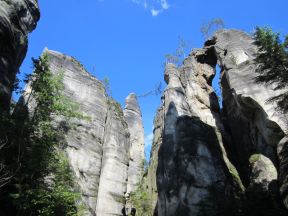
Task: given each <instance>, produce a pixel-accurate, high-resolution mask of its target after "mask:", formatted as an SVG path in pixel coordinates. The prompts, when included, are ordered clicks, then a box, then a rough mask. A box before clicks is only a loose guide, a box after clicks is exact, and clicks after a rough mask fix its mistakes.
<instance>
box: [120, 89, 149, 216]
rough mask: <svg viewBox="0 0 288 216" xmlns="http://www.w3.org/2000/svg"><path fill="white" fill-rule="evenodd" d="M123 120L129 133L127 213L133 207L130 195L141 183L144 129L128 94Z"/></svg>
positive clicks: (132, 98) (132, 99)
mask: <svg viewBox="0 0 288 216" xmlns="http://www.w3.org/2000/svg"><path fill="white" fill-rule="evenodd" d="M124 118H125V121H126V122H127V124H128V128H129V132H130V145H131V146H130V152H129V168H128V183H127V191H126V198H127V204H126V208H127V210H128V212H130V209H131V208H132V207H133V205H132V203H130V202H129V197H130V193H131V192H133V191H135V190H136V189H137V187H138V186H139V185H138V184H139V183H140V182H141V179H142V175H143V170H144V160H145V155H144V149H145V146H144V128H143V123H142V114H141V110H140V107H139V104H138V101H137V96H136V95H135V94H130V95H128V97H127V98H126V106H125V109H124Z"/></svg>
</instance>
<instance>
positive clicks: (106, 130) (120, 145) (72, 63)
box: [27, 49, 144, 216]
mask: <svg viewBox="0 0 288 216" xmlns="http://www.w3.org/2000/svg"><path fill="white" fill-rule="evenodd" d="M44 52H46V53H47V54H48V56H49V65H50V70H51V71H52V72H53V73H54V74H57V73H59V72H63V74H64V79H63V83H64V86H65V89H64V92H63V93H64V94H65V95H66V96H68V97H69V98H70V99H71V100H73V101H74V102H76V103H77V104H79V110H80V111H81V112H82V113H83V114H84V115H85V116H87V117H88V119H80V120H79V119H73V120H71V122H66V121H65V119H62V120H57V121H61V122H60V125H61V126H62V127H64V128H66V132H67V133H66V134H65V139H66V147H65V148H64V149H65V151H66V152H67V156H68V158H69V161H70V164H71V168H72V170H73V171H74V174H75V182H76V184H77V185H78V186H79V190H80V192H81V194H82V200H83V203H84V205H85V207H86V209H87V211H86V215H101V216H102V215H103V216H105V215H107V216H108V215H119V216H120V215H122V211H123V209H124V210H125V204H126V199H125V194H127V192H128V193H129V192H131V191H133V189H134V188H135V185H136V184H138V181H139V179H140V178H139V176H140V174H141V172H142V171H141V167H140V166H141V163H142V161H143V157H144V131H143V125H142V118H141V111H140V108H139V106H138V102H137V98H136V96H135V95H134V94H131V95H129V96H128V98H127V101H126V109H125V112H124V113H125V117H124V115H123V111H122V108H121V105H120V104H118V103H117V102H116V101H114V100H113V99H112V98H111V97H109V96H108V95H107V94H106V90H105V86H104V85H103V84H102V83H101V82H100V81H99V80H97V79H96V78H95V77H94V76H92V75H91V74H89V73H88V72H87V71H86V70H85V69H84V67H83V66H82V65H81V64H80V63H79V62H78V61H76V60H75V59H74V58H72V57H69V56H66V55H63V54H61V53H59V52H55V51H51V50H48V49H46V50H45V51H44ZM27 90H28V91H29V88H27ZM60 119H61V118H60ZM130 134H131V136H130ZM128 168H129V169H128ZM127 185H129V187H128V188H127Z"/></svg>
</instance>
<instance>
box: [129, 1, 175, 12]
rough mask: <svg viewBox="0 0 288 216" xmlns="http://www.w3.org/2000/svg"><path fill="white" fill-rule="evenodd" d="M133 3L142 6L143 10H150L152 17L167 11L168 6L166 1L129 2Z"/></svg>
mask: <svg viewBox="0 0 288 216" xmlns="http://www.w3.org/2000/svg"><path fill="white" fill-rule="evenodd" d="M131 1H132V2H133V3H135V4H137V5H140V6H142V7H143V8H144V9H145V10H148V9H149V10H150V13H151V15H152V16H158V15H159V14H160V13H162V12H164V11H165V10H168V9H169V8H170V5H169V3H168V1H167V0H131Z"/></svg>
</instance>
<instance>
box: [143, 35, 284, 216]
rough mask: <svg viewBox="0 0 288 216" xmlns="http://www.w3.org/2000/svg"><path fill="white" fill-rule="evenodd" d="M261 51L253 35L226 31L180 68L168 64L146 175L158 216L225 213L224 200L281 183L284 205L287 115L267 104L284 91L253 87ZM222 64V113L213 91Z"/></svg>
mask: <svg viewBox="0 0 288 216" xmlns="http://www.w3.org/2000/svg"><path fill="white" fill-rule="evenodd" d="M256 53H257V47H255V45H253V39H252V37H251V36H249V35H247V34H245V33H243V32H241V31H237V30H221V31H218V32H217V33H216V34H215V35H214V37H213V38H211V39H210V40H208V41H207V42H206V43H205V46H204V47H203V48H202V49H195V50H193V51H192V53H191V54H190V55H189V57H187V58H186V59H185V60H184V62H183V65H182V66H181V67H178V68H177V67H175V66H174V65H172V64H168V65H166V71H165V81H166V82H167V88H166V89H165V91H164V94H163V96H162V105H161V107H160V108H159V110H158V112H157V115H156V118H155V121H154V139H153V146H152V154H151V162H150V167H149V169H148V176H147V186H148V191H149V193H150V194H151V197H152V198H153V204H154V206H155V211H154V212H155V214H158V216H168V215H169V216H170V215H171V216H172V215H183V216H184V215H185V216H187V215H191V216H194V215H201V214H203V213H206V214H207V213H208V215H214V214H215V215H217V214H218V215H219V214H220V215H225V213H227V212H223V211H226V209H227V203H228V205H229V201H228V202H227V200H225V199H223V197H224V196H226V197H231V198H232V199H233V196H234V195H235V194H237V193H240V192H241V193H242V194H243V192H244V191H245V187H246V188H248V187H249V188H251V187H252V186H253V185H256V184H257V185H260V186H261V188H264V189H265V188H270V187H272V186H273V188H274V189H275V187H276V189H277V187H278V186H277V184H276V186H275V183H277V181H279V183H280V188H279V187H278V189H277V190H278V194H279V192H280V194H281V196H282V197H281V198H282V201H283V203H284V204H285V205H286V206H287V203H288V199H287V194H288V193H287V188H288V187H287V185H288V184H287V179H288V178H287V173H288V172H287V171H288V170H287V157H288V154H287V152H288V149H287V146H288V145H287V143H288V142H287V134H286V133H285V131H287V122H286V120H287V116H286V115H284V114H282V113H279V112H277V107H276V105H275V104H273V103H267V100H268V99H269V98H271V97H273V96H277V95H279V94H280V93H281V92H282V91H275V90H273V86H265V85H261V84H257V83H255V77H256V76H257V73H256V72H255V68H256V65H255V63H254V62H253V60H254V58H255V56H256ZM217 64H218V65H219V67H220V68H221V88H222V97H223V108H222V109H221V110H220V108H219V105H218V100H217V97H216V94H215V92H214V90H213V88H212V87H211V83H212V79H213V77H214V76H215V68H216V65H217ZM255 154H257V155H260V156H259V158H258V159H259V160H257V161H253V163H251V161H249V159H251V157H252V156H253V155H255ZM252 158H253V157H252ZM254 158H255V157H254ZM278 161H279V163H278ZM278 172H279V173H278ZM267 190H268V189H267ZM232 199H231V200H232ZM207 201H208V202H207ZM225 202H226V203H225ZM211 210H212V212H213V213H211V212H210V211H211Z"/></svg>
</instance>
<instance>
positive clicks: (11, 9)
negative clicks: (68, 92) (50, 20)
mask: <svg viewBox="0 0 288 216" xmlns="http://www.w3.org/2000/svg"><path fill="white" fill-rule="evenodd" d="M39 18H40V12H39V8H38V3H37V1H36V0H1V1H0V73H1V75H0V101H1V110H2V111H8V110H9V106H10V100H11V94H12V90H13V86H14V82H15V78H16V74H17V72H18V70H19V67H20V65H21V63H22V61H23V60H24V58H25V56H26V52H27V45H28V33H29V32H31V31H33V30H34V29H35V27H36V24H37V22H38V20H39Z"/></svg>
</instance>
